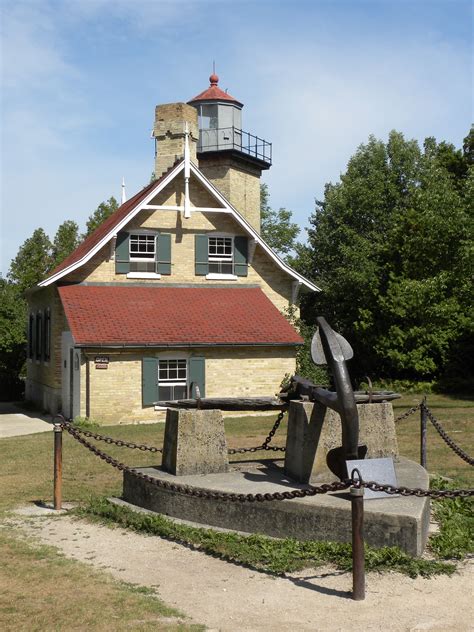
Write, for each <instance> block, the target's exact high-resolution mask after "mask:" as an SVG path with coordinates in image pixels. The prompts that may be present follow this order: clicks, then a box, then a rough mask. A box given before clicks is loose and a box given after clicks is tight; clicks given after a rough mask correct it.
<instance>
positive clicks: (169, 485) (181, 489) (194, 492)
mask: <svg viewBox="0 0 474 632" xmlns="http://www.w3.org/2000/svg"><path fill="white" fill-rule="evenodd" d="M60 425H61V427H62V428H63V429H64V430H66V431H67V432H68V433H69V434H70V435H71V436H72V437H74V439H76V440H77V441H78V442H79V443H81V444H82V445H83V446H85V447H86V448H87V449H88V450H90V451H91V452H93V453H94V454H95V455H96V456H98V457H99V458H100V459H102V460H103V461H105V462H106V463H108V464H109V465H112V466H113V467H115V468H117V469H118V470H120V471H121V472H127V473H129V474H131V475H132V476H135V477H136V478H140V479H142V480H144V481H146V482H147V483H150V484H152V485H155V486H156V487H161V488H162V489H166V490H168V491H171V492H176V493H178V494H185V495H188V496H195V497H198V498H208V499H213V500H223V501H231V502H255V501H257V502H264V501H271V500H291V499H292V498H305V497H306V496H316V495H317V494H327V493H328V492H336V491H342V490H344V489H347V488H348V487H349V486H350V485H351V481H350V480H346V481H341V482H339V481H337V482H335V483H331V484H326V485H319V486H317V487H309V488H306V489H292V490H288V491H285V492H273V493H271V494H270V493H266V494H235V493H227V492H211V491H209V490H207V489H202V488H201V487H192V486H191V485H182V484H179V483H173V482H170V481H163V480H160V479H157V478H153V477H152V476H148V474H143V472H139V471H138V470H136V469H134V468H131V467H128V465H125V464H124V463H121V462H120V461H118V460H117V459H114V458H113V457H111V456H110V455H109V454H106V453H105V452H103V451H102V450H99V448H97V447H96V446H94V445H92V443H89V441H87V440H86V439H84V438H83V437H82V436H81V435H80V433H79V432H78V431H77V428H74V427H73V426H71V424H68V423H62V424H60Z"/></svg>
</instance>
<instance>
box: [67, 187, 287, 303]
mask: <svg viewBox="0 0 474 632" xmlns="http://www.w3.org/2000/svg"><path fill="white" fill-rule="evenodd" d="M191 184H192V186H191V200H192V201H193V206H209V205H210V204H211V202H212V200H211V199H210V198H209V194H208V193H207V191H205V190H204V189H203V188H202V187H201V186H199V185H198V183H196V182H194V183H191ZM180 196H181V193H180V190H179V187H178V191H176V187H175V186H174V185H173V187H172V188H171V187H170V188H169V189H166V188H165V189H164V190H163V191H162V193H161V194H160V195H159V196H158V198H157V199H156V201H153V203H159V204H160V205H168V206H174V205H179V204H180V203H181V202H180V201H181V197H180ZM138 228H148V229H154V230H160V231H164V232H167V233H170V234H171V235H172V238H171V242H172V243H171V261H172V267H171V272H172V273H171V275H162V277H161V279H160V280H159V281H156V280H150V279H143V280H142V279H140V282H143V283H151V284H157V283H158V284H159V285H165V284H168V283H171V284H176V283H200V284H206V285H209V286H212V285H219V284H221V283H222V281H220V280H207V279H206V278H205V276H196V275H195V274H194V248H195V245H194V244H195V235H196V234H200V233H202V232H213V231H215V232H217V233H228V234H231V235H233V234H235V235H243V234H244V232H243V231H242V229H241V227H240V226H239V225H238V224H237V223H236V222H235V220H234V219H233V217H232V216H231V215H230V214H228V213H213V212H210V213H202V212H199V211H195V212H192V213H191V217H190V218H189V219H184V218H183V217H182V214H181V212H178V211H163V210H159V211H152V210H150V211H145V210H144V211H141V212H140V213H139V214H138V215H137V216H136V217H135V218H134V219H133V220H132V221H131V222H130V224H128V225H127V230H130V229H138ZM112 254H113V253H112V252H111V245H110V244H107V245H106V246H104V248H102V250H101V251H100V252H99V253H97V254H96V255H95V256H94V257H93V258H92V259H91V260H90V261H89V262H88V263H86V264H85V265H83V266H82V267H81V268H79V269H78V270H76V271H75V272H73V273H71V274H69V275H67V276H66V277H65V278H64V280H65V281H67V282H84V281H87V282H91V283H94V282H108V283H132V282H133V281H135V282H136V279H134V280H131V279H127V278H126V275H125V274H115V261H114V260H113V258H112V257H111V255H112ZM292 282H293V279H292V278H291V277H290V276H289V275H288V274H286V273H285V272H283V271H282V270H281V269H280V268H279V267H278V266H277V265H276V263H274V262H273V260H272V259H270V257H268V255H267V254H266V253H265V251H264V250H263V249H262V248H261V247H260V246H257V247H256V249H255V254H254V256H253V260H252V262H251V265H250V266H249V270H248V276H246V277H238V278H237V280H235V281H230V282H229V281H227V282H226V283H228V284H235V285H239V284H244V285H245V284H249V283H250V284H257V285H259V286H260V287H261V288H262V290H263V291H264V292H265V294H266V295H267V296H268V298H269V299H270V300H271V301H272V302H273V303H274V305H276V307H277V308H278V309H279V310H280V311H283V310H284V309H285V308H287V307H288V305H289V302H290V301H291V297H292Z"/></svg>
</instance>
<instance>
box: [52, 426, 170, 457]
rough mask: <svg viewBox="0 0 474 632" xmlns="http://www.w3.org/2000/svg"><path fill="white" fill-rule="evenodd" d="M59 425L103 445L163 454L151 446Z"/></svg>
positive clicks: (160, 450)
mask: <svg viewBox="0 0 474 632" xmlns="http://www.w3.org/2000/svg"><path fill="white" fill-rule="evenodd" d="M61 425H62V426H63V427H64V428H66V429H67V426H70V427H71V428H74V430H75V432H77V433H79V434H82V435H84V436H85V437H90V438H91V439H96V440H97V441H104V442H105V443H109V444H113V445H118V446H119V447H121V448H132V450H141V451H142V452H163V449H162V448H156V447H155V446H153V445H144V444H140V443H133V442H131V441H122V440H121V439H114V438H113V437H107V436H105V435H101V434H97V433H96V432H90V431H89V430H84V429H83V428H78V427H77V426H71V425H70V423H69V422H67V421H64V422H63V424H61Z"/></svg>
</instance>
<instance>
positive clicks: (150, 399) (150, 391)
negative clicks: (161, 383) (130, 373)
mask: <svg viewBox="0 0 474 632" xmlns="http://www.w3.org/2000/svg"><path fill="white" fill-rule="evenodd" d="M142 401H143V405H144V406H151V405H152V404H154V403H155V402H157V401H158V361H157V359H156V358H143V360H142Z"/></svg>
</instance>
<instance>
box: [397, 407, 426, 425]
mask: <svg viewBox="0 0 474 632" xmlns="http://www.w3.org/2000/svg"><path fill="white" fill-rule="evenodd" d="M420 408H421V404H417V405H416V406H412V407H411V408H409V409H408V410H407V411H406V412H404V413H402V414H401V415H398V417H396V419H395V423H397V422H398V421H403V420H404V419H406V418H407V417H409V416H410V415H413V413H416V411H417V410H420Z"/></svg>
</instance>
